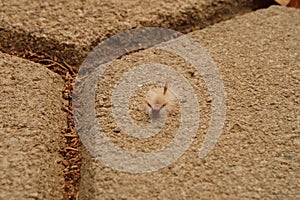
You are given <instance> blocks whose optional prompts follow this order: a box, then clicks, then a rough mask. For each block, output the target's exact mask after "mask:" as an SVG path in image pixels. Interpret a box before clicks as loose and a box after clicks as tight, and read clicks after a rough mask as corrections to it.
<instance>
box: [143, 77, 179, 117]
mask: <svg viewBox="0 0 300 200" xmlns="http://www.w3.org/2000/svg"><path fill="white" fill-rule="evenodd" d="M174 100H175V96H174V94H173V93H172V92H170V91H169V90H168V79H166V82H165V86H164V87H163V88H154V89H151V90H149V91H148V92H147V94H146V98H145V100H144V101H145V105H146V111H147V112H148V114H149V116H150V118H151V119H158V118H160V114H161V113H162V112H163V111H164V110H165V111H166V112H167V113H169V112H171V111H172V110H173V106H174Z"/></svg>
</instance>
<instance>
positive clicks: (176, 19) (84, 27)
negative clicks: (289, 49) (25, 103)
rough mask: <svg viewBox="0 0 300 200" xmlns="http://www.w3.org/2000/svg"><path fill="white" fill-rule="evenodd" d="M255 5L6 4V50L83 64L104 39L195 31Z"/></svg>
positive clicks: (137, 0) (235, 0) (59, 0)
mask: <svg viewBox="0 0 300 200" xmlns="http://www.w3.org/2000/svg"><path fill="white" fill-rule="evenodd" d="M253 6H254V3H253V1H247V0H222V1H213V0H209V1H208V0H206V1H198V0H191V1H182V0H175V1H168V0H164V1H152V0H147V1H141V0H133V1H119V0H113V1H111V0H104V1H101V2H99V1H96V0H88V1H81V0H75V1H66V0H55V1H34V2H31V3H28V1H25V0H22V1H17V2H14V1H3V2H1V6H0V12H1V13H3V14H4V15H3V16H2V17H1V19H0V24H1V27H0V31H1V34H0V41H1V45H2V47H3V48H4V49H5V50H6V51H9V50H11V49H17V50H19V51H20V50H22V49H24V48H25V49H26V48H28V46H29V47H30V48H31V49H33V51H34V52H38V51H43V52H47V53H49V54H55V55H57V56H59V57H61V58H63V59H64V60H66V61H67V62H69V63H70V64H79V63H81V61H82V59H83V58H84V57H85V56H86V55H87V53H88V52H89V51H90V50H91V47H94V46H96V45H97V44H98V43H99V42H100V41H102V40H103V39H105V38H107V37H109V36H111V35H113V34H115V33H117V32H120V31H124V30H129V29H132V28H135V27H141V26H162V27H165V28H172V29H176V30H179V31H191V30H195V29H198V28H200V27H205V26H207V25H209V24H212V23H214V22H216V21H221V20H224V19H228V18H230V17H233V16H235V15H236V14H237V13H240V12H246V11H250V10H251V8H252V7H253Z"/></svg>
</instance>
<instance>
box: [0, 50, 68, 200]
mask: <svg viewBox="0 0 300 200" xmlns="http://www.w3.org/2000/svg"><path fill="white" fill-rule="evenodd" d="M62 90H63V80H62V79H61V77H60V76H58V75H56V74H54V73H53V72H51V71H50V70H48V69H46V68H45V67H44V66H42V65H39V64H35V63H33V62H30V61H27V60H23V59H21V58H18V57H14V56H10V55H7V54H3V53H0V93H1V95H0V102H1V105H0V134H1V142H0V199H62V191H61V187H62V185H63V184H64V181H63V176H62V175H61V172H62V167H61V165H60V164H58V162H59V161H61V159H62V158H61V156H60V155H59V153H58V149H59V142H60V141H62V140H61V139H62V138H61V137H60V134H61V130H62V129H63V127H64V126H65V120H64V118H65V116H64V115H63V113H62V111H61V106H62V102H63V101H62V98H61V91H62Z"/></svg>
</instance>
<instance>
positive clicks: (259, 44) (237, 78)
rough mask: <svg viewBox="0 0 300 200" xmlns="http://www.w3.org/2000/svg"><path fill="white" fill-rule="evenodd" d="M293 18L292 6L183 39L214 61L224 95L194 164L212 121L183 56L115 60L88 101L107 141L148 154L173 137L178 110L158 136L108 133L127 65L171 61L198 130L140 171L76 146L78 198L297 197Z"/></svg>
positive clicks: (299, 30)
mask: <svg viewBox="0 0 300 200" xmlns="http://www.w3.org/2000/svg"><path fill="white" fill-rule="evenodd" d="M299 18H300V11H299V10H296V9H291V8H284V7H275V6H274V7H271V8H268V9H262V10H259V11H256V12H253V13H250V14H246V15H243V16H240V17H236V18H234V19H232V20H229V21H226V22H222V23H219V24H216V25H214V26H211V27H208V28H205V29H203V30H200V31H195V32H192V33H190V34H188V36H189V37H191V38H193V39H194V40H195V41H197V42H199V44H201V45H202V46H203V47H204V48H205V50H206V51H207V52H209V54H210V55H211V57H212V58H213V59H214V62H215V64H216V66H217V68H218V70H219V72H220V75H221V77H222V80H223V83H224V86H225V90H226V94H227V97H226V108H227V115H226V122H225V127H224V131H223V134H222V135H221V137H220V138H219V140H218V143H217V145H216V146H215V148H214V149H213V151H212V152H211V153H210V154H209V155H208V156H207V157H205V158H204V159H202V160H200V159H199V157H198V153H199V147H200V146H201V144H202V142H203V140H204V138H205V134H206V131H207V129H208V123H209V120H210V117H211V116H210V109H211V97H210V94H209V92H208V90H207V87H206V85H205V82H204V80H203V78H202V77H201V76H200V75H199V74H197V73H194V72H193V71H191V70H193V67H192V66H191V65H189V64H188V63H187V62H185V61H184V59H183V58H180V57H178V56H176V55H172V54H171V53H168V52H165V51H162V50H155V49H154V50H153V49H148V50H145V51H140V52H137V53H133V54H130V55H127V56H124V57H122V59H120V60H117V61H115V62H114V63H113V64H112V65H111V67H110V68H109V69H108V70H107V72H105V74H106V76H105V79H104V80H102V82H100V83H99V85H98V89H97V92H98V94H97V95H96V100H95V101H96V111H97V116H98V117H99V122H100V124H99V125H100V126H101V128H102V130H103V131H104V132H105V134H106V135H107V136H108V137H110V139H111V141H112V142H114V144H115V145H117V146H119V147H121V148H124V149H126V150H132V151H146V152H151V151H155V150H156V149H159V148H162V147H163V145H165V144H167V143H168V142H169V141H170V138H172V137H173V136H174V134H176V130H177V129H176V128H177V125H176V123H177V122H178V120H177V121H176V114H175V115H174V116H175V120H172V121H171V122H169V124H168V126H167V128H166V130H164V131H163V132H162V134H161V135H158V136H155V137H152V138H148V139H146V140H141V141H138V140H136V139H134V138H133V137H129V136H128V135H126V134H125V133H124V132H123V131H122V130H117V131H116V129H117V126H116V123H115V122H114V120H113V118H112V116H111V115H110V114H109V113H110V112H111V102H110V98H109V95H111V92H112V90H113V88H114V84H115V83H116V82H117V80H118V79H119V78H120V77H122V74H123V73H124V72H126V71H127V70H129V69H130V68H131V67H132V66H136V65H139V64H144V63H147V62H158V63H162V64H166V65H170V66H171V67H173V68H174V69H176V70H177V71H178V72H179V73H181V74H182V75H183V76H184V77H185V78H186V79H187V80H188V81H189V82H190V84H191V85H192V86H193V87H194V89H195V95H196V96H197V97H198V99H199V102H198V103H199V107H200V113H201V115H200V116H202V118H201V119H200V124H201V125H200V126H199V129H198V132H197V135H196V137H195V140H194V142H193V143H192V145H191V147H190V148H189V149H188V150H187V151H186V153H185V154H184V155H183V156H182V157H180V158H179V159H178V160H176V161H175V162H174V163H173V164H171V165H169V166H168V167H165V168H163V169H160V170H158V171H154V172H149V173H144V174H131V173H125V172H120V171H117V170H113V169H111V168H109V167H106V166H105V165H103V164H101V163H98V162H96V161H95V160H94V158H92V157H91V156H90V155H89V153H87V151H86V150H85V149H84V147H83V151H82V153H83V157H84V159H83V166H82V173H81V175H82V178H81V186H80V191H79V197H80V199H291V200H292V199H299V198H300V192H299V188H300V182H299V180H300V152H299V151H300V135H299V131H300V129H299V127H300V126H299V125H300V124H299V123H300V121H299V120H300V118H299V117H300V110H299V103H300V102H299V95H300V94H299V83H300V77H299V73H300V71H299V70H300V60H299V58H300V56H299V52H300V43H299V41H300V21H299V20H296V19H299ZM195 56H197V55H195ZM191 72H192V73H191ZM171 78H172V77H171ZM103 86H105V87H103ZM138 92H143V91H137V93H138ZM136 96H138V95H136ZM135 101H136V99H131V100H130V102H131V103H130V105H136V104H135ZM129 107H130V108H132V106H129ZM139 112H140V110H138V109H136V110H134V109H133V110H132V111H131V116H132V117H133V119H135V120H137V121H141V119H142V118H143V115H140V114H139ZM108 122H109V123H108Z"/></svg>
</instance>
